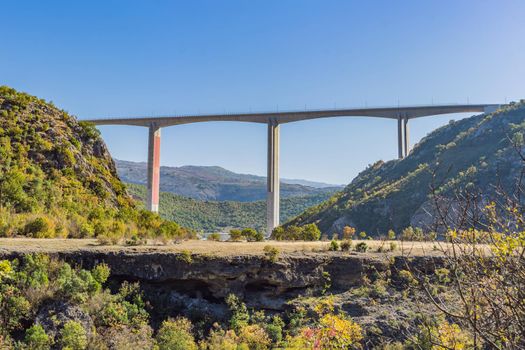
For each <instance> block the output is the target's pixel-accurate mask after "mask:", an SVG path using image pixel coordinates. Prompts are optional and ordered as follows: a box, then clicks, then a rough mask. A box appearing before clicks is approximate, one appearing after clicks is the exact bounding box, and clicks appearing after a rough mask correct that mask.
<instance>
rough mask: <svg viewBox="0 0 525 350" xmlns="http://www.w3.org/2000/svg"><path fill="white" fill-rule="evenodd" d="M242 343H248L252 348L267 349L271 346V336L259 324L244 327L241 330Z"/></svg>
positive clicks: (256, 349)
mask: <svg viewBox="0 0 525 350" xmlns="http://www.w3.org/2000/svg"><path fill="white" fill-rule="evenodd" d="M239 340H240V342H241V344H246V345H247V346H248V349H250V350H265V349H268V348H269V347H270V342H271V341H270V337H269V336H268V334H267V333H266V331H265V330H264V328H262V327H261V326H259V325H258V324H252V325H248V326H245V327H242V328H241V330H240V331H239Z"/></svg>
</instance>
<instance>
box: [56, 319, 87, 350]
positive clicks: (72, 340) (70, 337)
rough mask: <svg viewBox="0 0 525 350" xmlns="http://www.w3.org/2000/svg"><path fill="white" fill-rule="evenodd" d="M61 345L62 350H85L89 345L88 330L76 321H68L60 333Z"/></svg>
mask: <svg viewBox="0 0 525 350" xmlns="http://www.w3.org/2000/svg"><path fill="white" fill-rule="evenodd" d="M59 343H60V345H61V346H62V349H70V350H84V349H86V348H87V344H88V339H87V334H86V330H85V329H84V328H83V327H82V325H81V324H80V323H78V322H76V321H67V322H66V323H65V324H64V328H62V330H61V331H60V340H59Z"/></svg>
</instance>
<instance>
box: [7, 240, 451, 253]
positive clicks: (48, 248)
mask: <svg viewBox="0 0 525 350" xmlns="http://www.w3.org/2000/svg"><path fill="white" fill-rule="evenodd" d="M359 242H366V244H367V245H368V247H369V249H368V251H367V252H366V253H356V252H354V251H353V249H352V253H355V254H367V255H384V254H385V251H388V252H387V253H388V254H389V255H401V254H404V255H412V256H422V255H439V254H440V252H441V251H442V250H443V249H446V248H447V245H446V243H442V242H436V243H434V242H400V241H393V242H394V245H395V249H394V250H393V251H389V250H390V247H391V241H377V240H366V241H353V246H354V247H355V245H356V244H358V243H359ZM267 245H271V246H274V247H276V248H278V249H279V250H280V251H281V252H283V253H301V252H316V251H327V250H328V247H329V245H330V242H326V241H316V242H303V241H299V242H283V241H265V242H213V241H203V240H188V241H182V242H178V243H169V244H160V243H156V242H148V244H146V245H140V246H126V245H101V244H100V243H99V242H98V241H97V240H96V239H34V238H0V253H4V254H5V253H9V252H41V253H54V252H60V251H98V252H115V251H121V252H129V253H153V252H166V253H177V252H181V251H183V250H187V251H190V252H191V253H194V254H205V255H214V256H236V255H262V254H264V252H263V249H264V247H265V246H267ZM380 247H383V249H380Z"/></svg>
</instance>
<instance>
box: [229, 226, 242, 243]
mask: <svg viewBox="0 0 525 350" xmlns="http://www.w3.org/2000/svg"><path fill="white" fill-rule="evenodd" d="M241 239H242V232H241V230H238V229H231V230H230V241H234V242H237V241H240V240H241Z"/></svg>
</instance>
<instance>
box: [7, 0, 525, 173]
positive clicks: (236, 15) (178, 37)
mask: <svg viewBox="0 0 525 350" xmlns="http://www.w3.org/2000/svg"><path fill="white" fill-rule="evenodd" d="M0 1H1V3H0V11H1V17H0V18H1V20H0V33H2V36H1V40H0V84H6V85H9V86H12V87H14V88H16V89H19V90H22V91H26V92H29V93H31V94H34V95H37V96H39V97H43V98H45V99H47V100H52V101H53V102H54V103H55V104H56V105H57V106H59V107H62V108H64V109H65V110H67V111H69V112H70V113H72V114H74V115H77V116H78V117H79V118H95V117H104V116H141V115H165V114H170V113H177V114H181V113H208V112H211V113H213V112H225V111H226V112H242V111H248V110H252V111H259V110H261V111H268V110H270V111H271V110H277V109H279V110H285V109H304V108H305V106H306V107H307V108H331V107H334V106H336V107H352V106H365V105H367V106H377V105H397V104H398V103H399V104H402V105H403V104H430V103H432V102H433V103H435V104H437V103H449V102H458V103H466V102H467V101H469V102H471V103H477V102H479V103H487V102H495V103H502V102H505V100H507V101H510V100H516V99H520V98H525V24H524V22H523V14H525V1H522V0H515V1H511V0H509V1H507V0H487V1H479V0H471V1H467V0H439V1H438V0H436V1H420V0H419V1H390V0H385V1H376V0H370V1H365V0H363V1H330V0H323V1H308V0H296V1H292V0H287V1H282V0H275V1H270V0H267V1H227V0H225V1H212V0H210V1H198V0H191V1H190V0H188V1H185V2H183V1H161V0H156V1H146V0H144V1H130V0H125V1H124V0H122V1H114V0H104V1H93V0H91V1H53V0H46V1H40V0H35V1H24V0H17V1H7V0H6V1H2V0H0ZM462 117H465V115H448V116H443V117H434V118H427V119H420V120H416V121H413V122H411V130H412V140H411V141H412V143H414V142H417V141H418V140H419V139H420V138H421V137H423V136H424V135H426V134H427V133H428V132H430V131H431V130H433V129H434V128H436V127H438V126H440V125H443V124H445V123H447V122H448V120H450V119H453V118H462ZM101 131H102V135H103V137H104V139H105V141H106V143H107V144H108V146H109V149H110V151H111V153H112V155H113V156H114V157H116V158H120V159H126V160H135V161H144V160H146V144H147V141H146V140H147V131H146V129H144V128H138V127H102V128H101ZM396 147H397V146H396V122H395V121H391V120H383V119H372V118H367V119H365V118H339V119H323V120H316V121H305V122H300V123H292V124H286V125H283V126H282V127H281V175H282V176H283V177H288V178H306V179H310V180H319V181H325V182H330V183H348V182H349V181H350V180H351V179H352V178H353V177H354V176H355V175H357V173H358V172H360V171H361V170H363V169H364V167H366V165H367V164H370V163H373V162H375V161H376V160H378V159H383V160H388V159H392V158H395V157H396V156H397V149H396ZM161 162H162V164H163V165H175V166H180V165H186V164H191V165H220V166H223V167H225V168H227V169H230V170H233V171H237V172H243V173H252V174H260V175H264V174H265V172H266V127H265V126H264V125H259V124H245V123H229V122H228V123H203V124H192V125H184V126H176V127H171V128H166V129H164V130H163V139H162V152H161Z"/></svg>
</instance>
